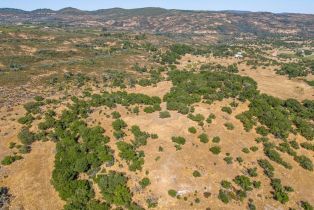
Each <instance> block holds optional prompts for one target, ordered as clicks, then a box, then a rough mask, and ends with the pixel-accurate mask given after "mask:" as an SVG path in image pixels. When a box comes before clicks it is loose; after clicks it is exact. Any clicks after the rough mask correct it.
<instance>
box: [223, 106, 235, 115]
mask: <svg viewBox="0 0 314 210" xmlns="http://www.w3.org/2000/svg"><path fill="white" fill-rule="evenodd" d="M221 111H223V112H226V113H228V114H231V113H232V109H231V108H230V107H228V106H224V107H222V108H221Z"/></svg>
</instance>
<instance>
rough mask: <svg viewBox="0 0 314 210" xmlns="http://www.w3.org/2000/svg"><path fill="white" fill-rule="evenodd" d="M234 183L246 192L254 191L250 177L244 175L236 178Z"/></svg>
mask: <svg viewBox="0 0 314 210" xmlns="http://www.w3.org/2000/svg"><path fill="white" fill-rule="evenodd" d="M234 182H235V183H236V184H237V185H239V186H240V187H241V188H242V189H243V190H244V191H251V190H252V182H251V180H250V178H249V177H246V176H244V175H241V176H236V177H235V179H234Z"/></svg>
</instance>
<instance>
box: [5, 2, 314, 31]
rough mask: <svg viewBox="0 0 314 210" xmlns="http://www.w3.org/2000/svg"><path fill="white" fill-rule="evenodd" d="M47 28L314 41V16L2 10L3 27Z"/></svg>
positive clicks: (148, 9) (140, 10) (149, 10)
mask: <svg viewBox="0 0 314 210" xmlns="http://www.w3.org/2000/svg"><path fill="white" fill-rule="evenodd" d="M17 23H18V24H21V23H33V24H48V25H62V26H74V27H105V28H106V29H107V30H118V31H136V32H145V33H168V34H188V35H195V36H213V37H214V36H215V37H219V36H230V37H238V36H240V35H241V36H271V35H278V34H282V35H293V36H296V35H302V36H305V37H314V15H309V14H296V13H278V14H276V13H271V12H250V11H235V10H225V11H195V10H176V9H170V10H168V9H163V8H159V7H146V8H137V9H123V8H111V9H99V10H95V11H85V10H80V9H76V8H72V7H67V8H63V9H60V10H56V11H55V10H51V9H37V10H33V11H24V10H20V9H13V8H0V24H17Z"/></svg>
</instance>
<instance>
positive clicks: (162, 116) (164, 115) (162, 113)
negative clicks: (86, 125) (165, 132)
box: [159, 111, 171, 118]
mask: <svg viewBox="0 0 314 210" xmlns="http://www.w3.org/2000/svg"><path fill="white" fill-rule="evenodd" d="M159 117H160V118H169V117H171V116H170V112H168V111H163V112H159Z"/></svg>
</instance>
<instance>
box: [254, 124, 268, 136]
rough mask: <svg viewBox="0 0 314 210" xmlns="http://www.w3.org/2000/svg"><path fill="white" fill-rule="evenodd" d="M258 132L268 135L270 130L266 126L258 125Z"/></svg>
mask: <svg viewBox="0 0 314 210" xmlns="http://www.w3.org/2000/svg"><path fill="white" fill-rule="evenodd" d="M255 130H256V133H258V134H260V135H262V136H267V135H268V130H267V128H265V127H264V126H258V127H256V129H255Z"/></svg>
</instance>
